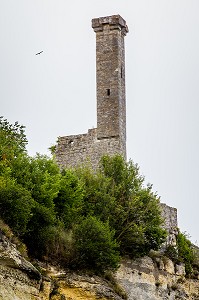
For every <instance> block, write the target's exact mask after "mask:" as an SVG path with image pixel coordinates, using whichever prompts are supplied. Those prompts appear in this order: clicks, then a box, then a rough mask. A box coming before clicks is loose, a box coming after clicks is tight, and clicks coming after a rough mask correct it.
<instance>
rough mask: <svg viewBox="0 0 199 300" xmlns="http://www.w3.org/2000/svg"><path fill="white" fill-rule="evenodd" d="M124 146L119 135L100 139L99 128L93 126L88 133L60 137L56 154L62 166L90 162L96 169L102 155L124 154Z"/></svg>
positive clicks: (74, 165) (73, 165)
mask: <svg viewBox="0 0 199 300" xmlns="http://www.w3.org/2000/svg"><path fill="white" fill-rule="evenodd" d="M123 146H124V145H123V144H121V142H120V139H119V138H118V137H113V138H109V139H102V140H98V139H97V129H96V128H93V129H89V130H88V133H87V134H79V135H70V136H63V137H59V138H58V143H57V147H56V152H55V154H56V159H57V163H58V165H59V166H60V167H61V168H64V167H68V168H70V167H76V166H78V165H82V164H85V163H89V164H91V166H92V168H93V169H96V168H97V167H98V163H99V160H100V158H101V156H102V155H105V154H108V155H111V156H112V155H114V154H116V153H117V154H121V155H123V153H124V149H123Z"/></svg>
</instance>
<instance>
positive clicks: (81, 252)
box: [74, 216, 119, 272]
mask: <svg viewBox="0 0 199 300" xmlns="http://www.w3.org/2000/svg"><path fill="white" fill-rule="evenodd" d="M74 245H75V250H76V261H75V264H74V266H75V267H76V268H83V269H92V270H95V271H97V272H103V271H104V270H107V269H115V268H117V267H118V263H119V252H118V244H117V242H116V240H115V239H114V231H113V230H111V228H110V227H109V224H108V223H107V222H106V223H103V222H102V221H100V220H98V219H97V218H95V217H92V216H88V217H87V218H86V219H84V220H83V221H82V222H81V223H80V224H79V225H77V226H76V228H75V230H74Z"/></svg>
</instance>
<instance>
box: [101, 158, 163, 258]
mask: <svg viewBox="0 0 199 300" xmlns="http://www.w3.org/2000/svg"><path fill="white" fill-rule="evenodd" d="M101 172H102V174H104V175H105V177H106V178H108V179H109V182H110V185H109V193H111V194H112V195H113V196H114V197H115V206H114V208H112V210H111V212H110V217H109V222H110V225H111V226H112V227H113V228H114V229H115V231H116V238H117V240H118V242H119V243H120V252H121V253H122V254H123V255H124V254H128V255H130V256H131V257H136V256H142V255H145V254H148V252H149V251H150V249H154V250H157V249H158V248H159V247H160V245H161V244H162V243H163V242H164V240H165V237H166V232H165V230H163V229H162V227H161V224H162V222H163V221H162V218H161V214H160V207H159V198H158V197H157V195H156V194H154V193H153V192H152V186H151V185H148V186H147V187H144V186H143V182H144V177H143V176H140V174H139V168H138V166H137V165H134V164H133V163H132V161H129V162H125V161H124V159H123V158H122V157H121V156H119V155H116V156H114V157H109V156H104V157H103V158H102V160H101Z"/></svg>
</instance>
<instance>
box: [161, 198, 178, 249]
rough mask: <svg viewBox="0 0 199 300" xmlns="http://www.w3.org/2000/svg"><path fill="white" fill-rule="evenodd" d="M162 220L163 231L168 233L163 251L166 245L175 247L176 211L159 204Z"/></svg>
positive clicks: (176, 230)
mask: <svg viewBox="0 0 199 300" xmlns="http://www.w3.org/2000/svg"><path fill="white" fill-rule="evenodd" d="M160 208H161V213H162V218H163V220H164V225H163V227H164V229H166V231H167V232H168V236H167V240H166V243H165V244H164V245H163V250H164V248H165V247H166V246H167V245H171V246H176V236H177V234H178V217H177V209H176V208H174V207H171V206H168V205H166V204H165V203H161V204H160Z"/></svg>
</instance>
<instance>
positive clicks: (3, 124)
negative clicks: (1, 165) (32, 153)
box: [0, 117, 27, 165]
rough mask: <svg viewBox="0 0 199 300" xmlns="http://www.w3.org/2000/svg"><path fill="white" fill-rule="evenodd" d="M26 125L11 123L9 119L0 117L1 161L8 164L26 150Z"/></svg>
mask: <svg viewBox="0 0 199 300" xmlns="http://www.w3.org/2000/svg"><path fill="white" fill-rule="evenodd" d="M24 129H25V127H24V126H23V125H19V123H18V122H15V123H14V124H10V123H9V122H8V121H7V119H3V117H0V161H4V162H6V163H7V164H8V165H10V163H11V162H12V160H13V159H15V158H16V157H17V156H18V155H19V153H24V152H25V151H26V145H27V139H26V135H25V131H24Z"/></svg>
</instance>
